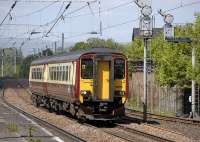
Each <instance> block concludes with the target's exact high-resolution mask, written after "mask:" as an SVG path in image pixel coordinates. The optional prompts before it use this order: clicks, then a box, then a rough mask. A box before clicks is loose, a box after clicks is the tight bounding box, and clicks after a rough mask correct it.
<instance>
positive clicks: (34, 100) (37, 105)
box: [33, 97, 39, 107]
mask: <svg viewBox="0 0 200 142" xmlns="http://www.w3.org/2000/svg"><path fill="white" fill-rule="evenodd" d="M33 105H34V106H35V107H39V103H38V100H37V98H36V97H34V99H33Z"/></svg>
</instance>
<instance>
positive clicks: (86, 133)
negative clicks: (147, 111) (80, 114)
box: [4, 88, 123, 142]
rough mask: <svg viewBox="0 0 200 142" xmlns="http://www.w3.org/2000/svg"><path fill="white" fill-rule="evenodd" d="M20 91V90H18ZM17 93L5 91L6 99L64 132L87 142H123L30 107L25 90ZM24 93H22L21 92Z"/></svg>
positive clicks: (101, 132)
mask: <svg viewBox="0 0 200 142" xmlns="http://www.w3.org/2000/svg"><path fill="white" fill-rule="evenodd" d="M18 89H19V88H18ZM18 89H17V91H15V90H14V89H13V88H7V89H6V90H5V94H4V96H5V99H6V100H7V101H8V102H9V103H11V104H13V105H15V106H17V107H19V108H21V109H23V110H24V111H26V112H29V113H31V114H33V115H34V116H36V117H38V118H41V119H43V120H45V121H48V122H49V123H52V124H54V125H56V126H58V127H59V128H62V129H64V130H66V131H67V132H70V133H72V134H74V135H76V136H78V137H81V138H83V139H85V140H87V141H89V142H90V141H91V142H113V141H115V142H123V140H122V139H119V138H117V137H114V136H112V135H109V134H107V133H105V132H103V131H101V130H99V129H97V128H94V127H89V126H85V125H82V124H79V123H77V122H75V121H72V120H70V119H67V118H66V117H65V116H63V115H56V114H54V113H48V112H46V111H44V110H42V109H38V108H36V107H34V106H33V105H30V103H26V102H25V100H26V99H28V98H26V97H25V95H27V94H25V92H26V91H24V93H22V92H23V90H21V89H19V90H18ZM21 91H22V92H21ZM18 95H20V96H21V97H18Z"/></svg>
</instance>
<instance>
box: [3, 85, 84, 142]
mask: <svg viewBox="0 0 200 142" xmlns="http://www.w3.org/2000/svg"><path fill="white" fill-rule="evenodd" d="M4 91H5V90H4V89H3V96H4ZM1 98H2V101H3V103H5V104H6V105H7V106H8V107H10V108H12V109H14V110H16V111H17V112H19V113H21V114H23V115H25V116H27V117H28V118H30V119H32V120H34V121H36V122H37V123H39V124H42V125H43V126H45V127H48V128H51V129H52V130H55V131H57V132H59V133H60V134H62V135H64V136H66V137H68V138H69V139H71V140H73V141H75V142H86V140H84V139H82V138H80V137H78V136H75V135H73V134H71V133H69V132H67V131H65V130H63V129H61V128H59V127H57V126H55V125H53V124H51V123H49V122H47V121H45V120H42V119H40V118H37V117H36V116H34V115H32V114H30V113H27V112H25V111H23V110H22V109H20V108H18V107H16V106H14V105H12V104H10V103H8V102H7V101H6V100H5V99H4V97H1Z"/></svg>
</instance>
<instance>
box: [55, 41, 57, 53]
mask: <svg viewBox="0 0 200 142" xmlns="http://www.w3.org/2000/svg"><path fill="white" fill-rule="evenodd" d="M55 53H57V43H56V42H55Z"/></svg>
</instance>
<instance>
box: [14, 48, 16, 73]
mask: <svg viewBox="0 0 200 142" xmlns="http://www.w3.org/2000/svg"><path fill="white" fill-rule="evenodd" d="M14 49H15V51H14V52H15V55H14V64H15V65H14V71H15V74H16V73H17V65H16V64H17V49H16V48H14Z"/></svg>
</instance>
